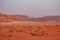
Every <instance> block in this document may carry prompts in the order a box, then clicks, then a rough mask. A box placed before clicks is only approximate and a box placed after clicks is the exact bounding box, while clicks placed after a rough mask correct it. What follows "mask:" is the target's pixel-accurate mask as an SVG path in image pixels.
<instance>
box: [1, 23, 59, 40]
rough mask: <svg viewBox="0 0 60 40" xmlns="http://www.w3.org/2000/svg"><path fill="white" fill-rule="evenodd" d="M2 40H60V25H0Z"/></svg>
mask: <svg viewBox="0 0 60 40" xmlns="http://www.w3.org/2000/svg"><path fill="white" fill-rule="evenodd" d="M0 40H60V23H38V22H7V23H4V22H3V23H0Z"/></svg>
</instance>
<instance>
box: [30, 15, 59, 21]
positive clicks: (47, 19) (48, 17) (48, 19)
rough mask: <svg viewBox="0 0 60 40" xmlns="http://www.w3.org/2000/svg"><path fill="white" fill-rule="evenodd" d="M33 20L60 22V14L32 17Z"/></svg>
mask: <svg viewBox="0 0 60 40" xmlns="http://www.w3.org/2000/svg"><path fill="white" fill-rule="evenodd" d="M31 21H38V22H60V16H45V17H41V18H32V19H31Z"/></svg>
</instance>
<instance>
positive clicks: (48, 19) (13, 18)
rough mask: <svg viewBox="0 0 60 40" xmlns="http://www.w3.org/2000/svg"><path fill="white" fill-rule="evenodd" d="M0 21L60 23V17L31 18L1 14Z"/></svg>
mask: <svg viewBox="0 0 60 40" xmlns="http://www.w3.org/2000/svg"><path fill="white" fill-rule="evenodd" d="M0 21H1V22H2V21H36V22H60V16H45V17H39V18H29V17H28V16H26V15H6V14H2V13H0Z"/></svg>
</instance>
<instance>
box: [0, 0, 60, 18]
mask: <svg viewBox="0 0 60 40" xmlns="http://www.w3.org/2000/svg"><path fill="white" fill-rule="evenodd" d="M0 12H2V13H5V14H21V15H28V16H30V17H41V16H46V15H60V0H0Z"/></svg>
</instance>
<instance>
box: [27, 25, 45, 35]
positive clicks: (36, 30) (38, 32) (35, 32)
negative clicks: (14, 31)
mask: <svg viewBox="0 0 60 40" xmlns="http://www.w3.org/2000/svg"><path fill="white" fill-rule="evenodd" d="M27 30H28V32H29V33H30V34H31V35H32V36H43V35H44V34H45V31H43V30H41V27H40V26H38V25H37V26H35V25H34V26H32V25H31V26H29V27H28V28H27Z"/></svg>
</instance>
